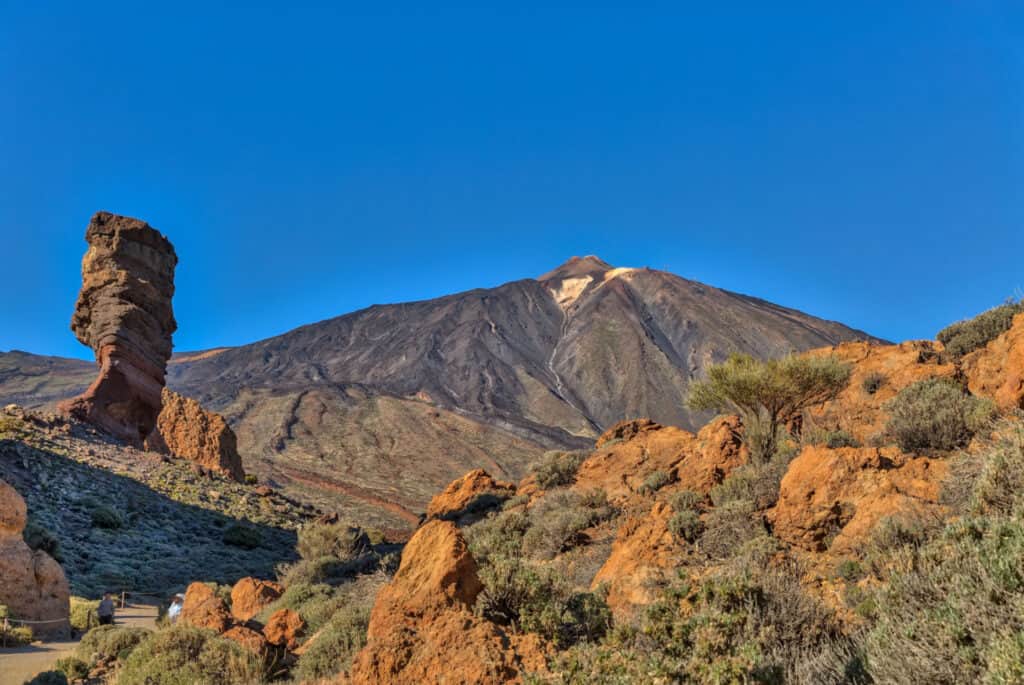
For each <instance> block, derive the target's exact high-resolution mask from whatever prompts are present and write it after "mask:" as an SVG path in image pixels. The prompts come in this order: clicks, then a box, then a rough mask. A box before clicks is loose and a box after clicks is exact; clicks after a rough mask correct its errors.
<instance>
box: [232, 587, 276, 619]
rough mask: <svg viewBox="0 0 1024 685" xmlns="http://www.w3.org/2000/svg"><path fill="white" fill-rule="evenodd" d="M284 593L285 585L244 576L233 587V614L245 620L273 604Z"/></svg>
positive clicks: (236, 617)
mask: <svg viewBox="0 0 1024 685" xmlns="http://www.w3.org/2000/svg"><path fill="white" fill-rule="evenodd" d="M282 593H284V587H282V586H281V585H279V584H277V583H275V582H273V581H270V580H259V579H258V578H252V577H249V578H242V579H241V580H240V581H238V582H237V583H235V586H234V587H233V588H231V615H232V616H234V617H235V620H237V621H241V622H245V621H248V620H249V619H251V618H253V617H254V616H256V614H258V613H260V612H261V611H263V610H264V609H265V608H266V607H268V606H270V605H271V604H273V603H274V602H275V601H276V600H277V599H278V598H279V597H280V596H281V595H282Z"/></svg>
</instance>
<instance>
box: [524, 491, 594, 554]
mask: <svg viewBox="0 0 1024 685" xmlns="http://www.w3.org/2000/svg"><path fill="white" fill-rule="evenodd" d="M613 514H614V509H612V507H611V506H610V505H609V504H608V498H607V496H605V494H604V493H603V492H601V491H595V492H592V493H587V495H579V494H577V493H575V492H571V491H569V490H556V491H554V492H549V493H547V494H545V495H544V497H542V498H541V499H540V501H538V502H537V503H536V504H534V505H533V507H532V508H531V509H530V527H529V529H528V530H527V531H526V532H525V534H524V535H523V547H522V549H523V553H525V554H526V555H527V556H530V557H532V558H536V559H551V558H552V557H554V556H555V555H556V554H558V553H560V552H564V551H566V550H569V549H571V548H573V547H575V546H576V545H578V544H579V543H580V541H581V534H582V533H583V531H584V530H585V529H586V528H589V527H590V526H593V525H595V524H597V523H600V522H601V521H605V520H607V519H609V518H611V516H612V515H613Z"/></svg>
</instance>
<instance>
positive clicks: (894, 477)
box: [766, 446, 948, 554]
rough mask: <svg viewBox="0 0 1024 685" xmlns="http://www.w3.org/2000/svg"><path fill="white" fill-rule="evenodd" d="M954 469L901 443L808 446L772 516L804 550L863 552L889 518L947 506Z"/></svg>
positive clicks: (780, 534) (782, 535)
mask: <svg viewBox="0 0 1024 685" xmlns="http://www.w3.org/2000/svg"><path fill="white" fill-rule="evenodd" d="M947 466H948V463H947V461H946V460H943V459H929V458H927V457H916V456H913V455H910V454H906V453H904V452H901V451H900V450H899V449H898V448H896V447H884V448H874V447H842V448H838V449H829V448H828V447H819V446H811V447H805V448H804V449H803V450H802V451H801V452H800V454H799V456H797V458H796V459H794V460H793V461H792V462H791V463H790V465H789V470H788V471H787V472H786V475H785V477H784V478H783V479H782V484H781V486H780V489H779V500H778V503H777V504H776V505H775V507H773V508H772V509H770V510H769V511H768V513H767V516H766V518H767V520H768V522H769V523H770V524H771V525H772V531H773V533H774V534H775V536H776V537H777V538H779V539H780V540H783V541H784V542H788V543H789V544H791V545H793V546H795V547H797V548H799V549H803V550H806V551H809V552H824V551H826V550H828V551H829V552H831V553H835V554H846V553H856V552H857V551H859V550H862V549H863V547H864V545H865V544H866V543H867V542H868V540H869V538H870V535H871V532H872V531H873V530H874V528H875V526H876V524H878V522H879V521H881V520H882V519H883V518H885V517H887V516H893V515H899V514H917V513H926V512H929V511H930V512H938V511H941V505H940V504H939V494H940V489H941V484H942V480H943V479H944V478H945V476H946V472H947Z"/></svg>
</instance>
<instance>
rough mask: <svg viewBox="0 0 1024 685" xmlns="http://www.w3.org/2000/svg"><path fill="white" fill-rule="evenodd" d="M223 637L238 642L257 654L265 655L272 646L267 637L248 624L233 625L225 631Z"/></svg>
mask: <svg viewBox="0 0 1024 685" xmlns="http://www.w3.org/2000/svg"><path fill="white" fill-rule="evenodd" d="M223 637H226V638H227V639H229V640H232V641H234V642H237V643H238V644H240V645H241V646H242V647H245V648H246V649H248V650H249V651H250V652H252V653H253V654H255V655H257V656H264V655H265V654H266V653H267V651H268V650H269V647H270V645H269V644H268V643H267V638H265V637H264V636H263V635H262V634H261V633H258V632H256V631H255V630H253V629H252V628H249V627H246V626H232V627H231V628H228V629H227V630H226V631H225V632H224V635H223Z"/></svg>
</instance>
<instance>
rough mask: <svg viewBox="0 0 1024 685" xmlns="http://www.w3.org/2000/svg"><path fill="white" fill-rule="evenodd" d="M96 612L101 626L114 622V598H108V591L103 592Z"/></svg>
mask: <svg viewBox="0 0 1024 685" xmlns="http://www.w3.org/2000/svg"><path fill="white" fill-rule="evenodd" d="M96 613H97V614H98V615H99V617H100V625H101V626H109V625H112V624H113V623H114V600H113V599H111V598H110V593H109V592H107V593H104V595H103V599H102V600H101V601H100V605H99V607H97V609H96Z"/></svg>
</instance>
